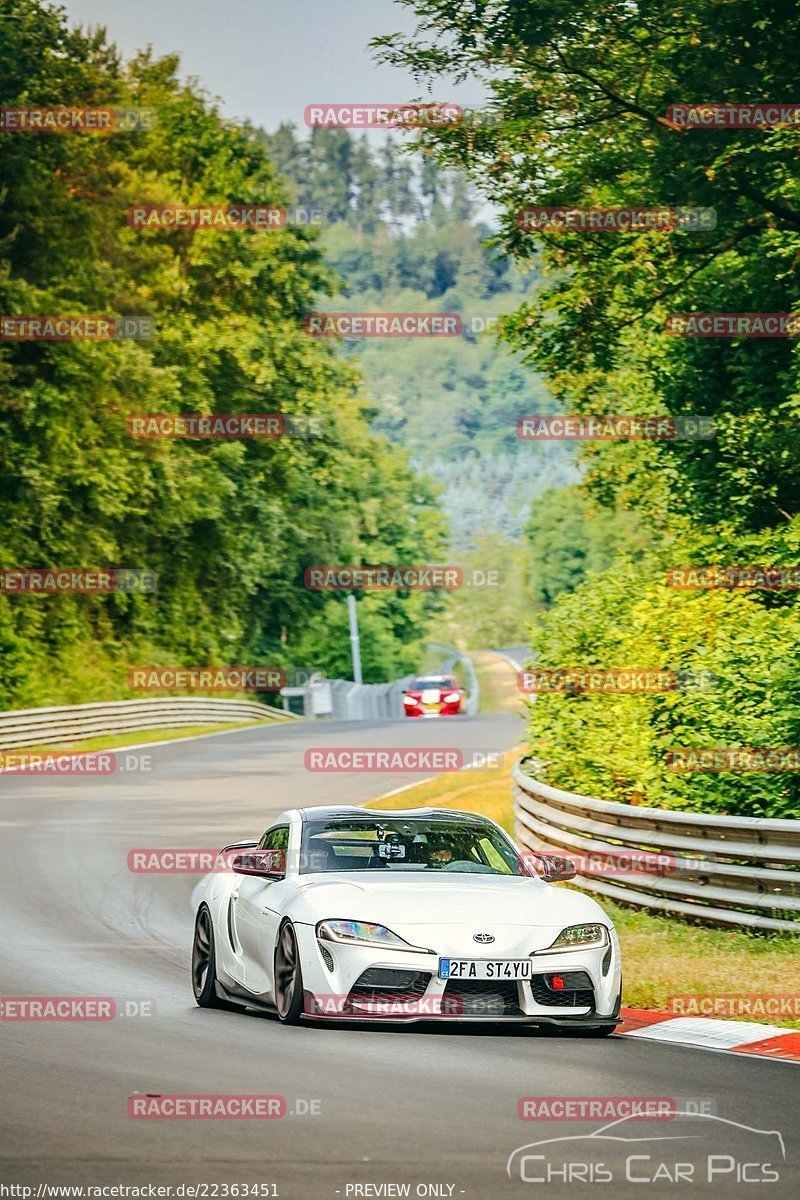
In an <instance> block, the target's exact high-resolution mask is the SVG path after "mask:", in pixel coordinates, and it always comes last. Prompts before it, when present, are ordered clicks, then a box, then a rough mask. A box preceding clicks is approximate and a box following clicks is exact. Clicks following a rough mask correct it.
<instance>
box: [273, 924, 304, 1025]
mask: <svg viewBox="0 0 800 1200" xmlns="http://www.w3.org/2000/svg"><path fill="white" fill-rule="evenodd" d="M274 963H275V970H274V978H275V1008H276V1010H277V1013H278V1020H279V1021H281V1022H282V1023H283V1024H284V1025H296V1024H297V1022H298V1021H299V1020H300V1018H301V1016H302V1015H303V972H302V969H301V967H300V949H299V947H298V945H297V935H296V934H295V931H294V926H293V925H292V923H291V921H284V923H283V925H281V928H280V932H279V933H278V941H277V944H276V946H275V959H274Z"/></svg>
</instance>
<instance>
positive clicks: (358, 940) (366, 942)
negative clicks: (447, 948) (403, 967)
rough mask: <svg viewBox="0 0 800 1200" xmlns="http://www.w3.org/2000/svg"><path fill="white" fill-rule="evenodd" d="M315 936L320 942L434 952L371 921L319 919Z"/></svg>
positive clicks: (424, 952) (425, 952)
mask: <svg viewBox="0 0 800 1200" xmlns="http://www.w3.org/2000/svg"><path fill="white" fill-rule="evenodd" d="M317 937H318V938H319V940H320V941H321V942H343V943H344V944H346V945H348V946H381V947H383V949H384V950H415V951H417V952H418V953H420V954H433V953H434V952H433V950H425V949H424V948H423V947H421V946H412V945H410V943H409V942H405V941H403V939H402V938H401V937H398V936H397V934H396V933H392V931H391V929H387V928H386V926H385V925H373V924H372V922H371V921H320V922H319V924H318V925H317Z"/></svg>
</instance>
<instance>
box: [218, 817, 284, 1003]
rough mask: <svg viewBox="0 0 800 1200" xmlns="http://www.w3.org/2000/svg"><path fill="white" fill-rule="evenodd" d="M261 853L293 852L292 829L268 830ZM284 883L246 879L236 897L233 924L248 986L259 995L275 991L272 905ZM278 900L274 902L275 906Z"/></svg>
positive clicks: (275, 926)
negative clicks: (275, 894)
mask: <svg viewBox="0 0 800 1200" xmlns="http://www.w3.org/2000/svg"><path fill="white" fill-rule="evenodd" d="M258 848H259V850H282V851H283V852H284V854H285V853H286V851H287V850H288V848H289V826H288V825H275V826H273V828H272V829H268V830H267V832H266V833H265V834H264V836H263V838H262V839H261V841H260V842H259V844H258ZM284 886H285V885H284V881H283V880H280V879H266V878H264V877H263V876H259V875H242V876H241V877H240V879H239V883H238V886H237V888H236V890H235V892H234V896H233V901H232V904H233V924H234V930H235V933H236V939H237V941H238V942H239V945H240V946H241V949H242V962H243V965H244V984H245V987H246V988H247V990H248V991H250V992H253V993H254V994H255V995H264V994H265V993H267V992H270V991H271V988H272V952H273V948H274V946H275V938H276V936H277V932H278V920H279V917H278V914H277V912H276V911H275V909H274V907H273V906H272V905H271V904H270V894H271V892H273V890H274V889H275V888H278V890H279V891H282V890H283V888H284ZM274 903H275V900H273V905H274Z"/></svg>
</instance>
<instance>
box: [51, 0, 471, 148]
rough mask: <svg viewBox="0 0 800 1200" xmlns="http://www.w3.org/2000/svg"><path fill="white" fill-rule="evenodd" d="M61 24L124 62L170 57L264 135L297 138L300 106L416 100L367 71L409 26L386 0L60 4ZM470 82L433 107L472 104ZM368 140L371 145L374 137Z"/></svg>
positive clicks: (387, 72) (415, 90)
mask: <svg viewBox="0 0 800 1200" xmlns="http://www.w3.org/2000/svg"><path fill="white" fill-rule="evenodd" d="M60 2H61V3H62V5H63V7H64V8H65V9H66V11H67V13H68V14H69V17H70V19H71V21H72V22H73V23H74V24H81V25H103V26H105V28H106V29H107V31H108V36H109V39H110V40H111V41H113V42H116V44H117V45H118V46H119V48H120V49H121V50H122V52H123V54H124V55H125V56H126V57H127V56H129V55H131V54H132V53H133V52H134V51H135V50H138V49H141V48H142V47H144V46H146V45H152V46H153V48H154V50H155V51H156V52H157V53H160V54H167V53H172V52H174V51H178V52H179V53H180V56H181V60H182V63H183V73H184V74H185V75H196V76H197V77H198V78H199V79H200V81H201V82H202V83H203V84H204V85H205V87H206V88H207V89H208V90H209V91H210V92H211V93H212V94H213V95H215V96H218V97H220V99H221V101H222V111H223V112H224V114H225V115H226V116H227V117H230V118H244V117H247V118H249V119H250V120H251V121H252V122H253V123H254V124H256V125H263V126H264V128H265V129H275V128H276V127H277V126H278V125H279V124H280V123H281V122H282V121H291V122H294V123H295V124H296V125H297V126H298V132H304V131H305V126H304V124H303V111H304V109H305V107H306V105H307V104H313V103H316V102H320V101H322V102H328V101H329V102H331V103H348V102H359V103H369V102H374V103H386V102H388V103H394V102H403V101H406V100H411V99H414V98H417V97H419V96H420V95H421V94H422V93H421V91H420V88H419V85H417V84H415V82H414V80H413V78H412V77H411V75H410V74H408V73H407V72H406V71H401V70H399V69H397V68H395V67H387V66H381V67H379V66H376V64H375V62H374V59H373V55H372V52H371V51H370V50H369V49H368V43H369V41H370V39H371V38H373V37H375V36H377V35H379V34H384V33H394V32H396V31H397V30H400V31H404V32H407V33H410V32H411V31H412V30H413V28H414V18H413V15H412V13H411V11H410V10H409V9H407V8H405V7H401V6H400V5H398V4H395V3H393V0H281V2H278V0H227V2H225V0H222V2H220V0H136V3H135V4H128V3H124V2H123V0H116V2H114V0H111V2H109V0H60ZM481 95H482V92H481V89H480V88H479V86H478V85H477V83H475V84H469V83H467V84H463V85H461V86H460V87H452V86H451V87H450V88H448V89H447V94H446V95H444V94H438V93H437V94H436V95H435V96H434V97H433V98H434V99H436V100H437V101H443V102H444V101H454V102H456V103H459V104H462V105H465V106H466V105H473V104H479V103H480V99H481ZM371 136H374V137H377V138H380V137H381V136H382V135H381V134H380V133H378V132H375V133H373V134H372V135H371Z"/></svg>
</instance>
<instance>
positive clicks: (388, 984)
mask: <svg viewBox="0 0 800 1200" xmlns="http://www.w3.org/2000/svg"><path fill="white" fill-rule="evenodd" d="M430 981H431V973H430V971H394V970H391V969H389V968H384V967H370V968H369V969H368V970H366V971H364V972H363V974H361V975H359V977H358V979H357V980H356V981H355V983H354V984H353V986H352V987H351V989H350V995H351V996H358V997H359V998H360V999H362V1000H363V999H367V1000H392V999H397V997H398V995H402V996H424V995H425V992H426V991H427V990H428V984H429V983H430Z"/></svg>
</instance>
